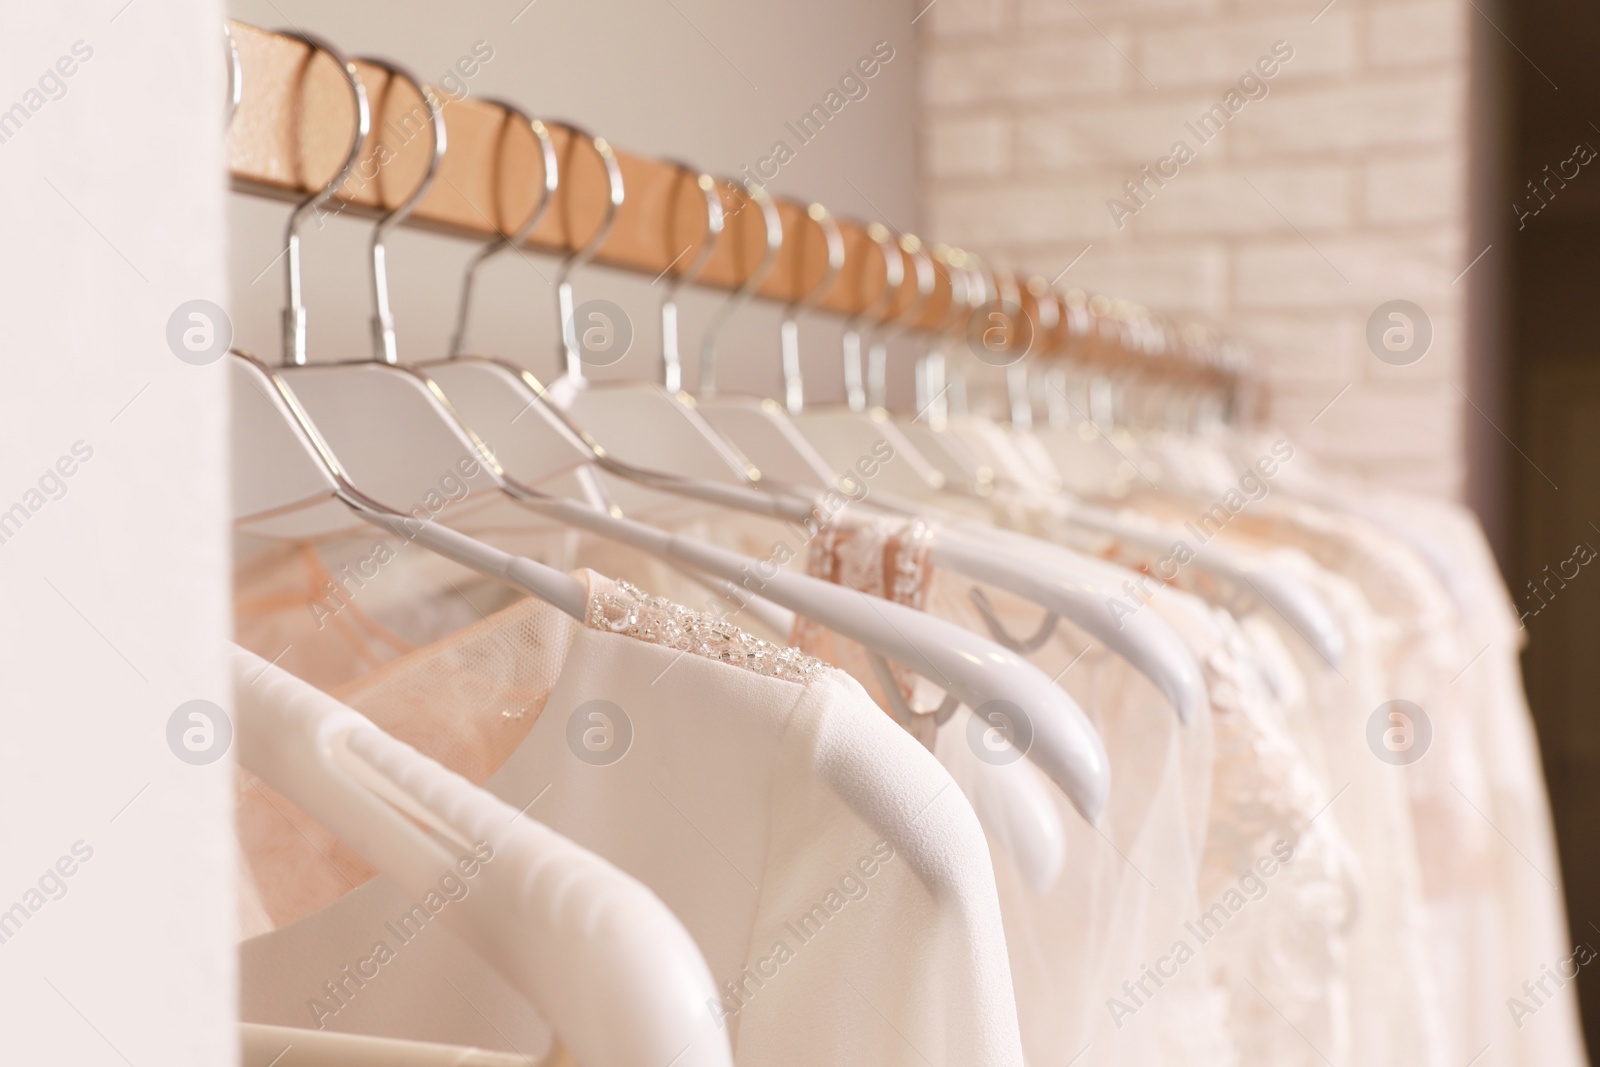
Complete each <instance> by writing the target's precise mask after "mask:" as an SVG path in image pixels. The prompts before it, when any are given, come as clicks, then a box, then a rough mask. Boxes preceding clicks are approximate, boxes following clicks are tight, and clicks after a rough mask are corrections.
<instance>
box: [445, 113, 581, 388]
mask: <svg viewBox="0 0 1600 1067" xmlns="http://www.w3.org/2000/svg"><path fill="white" fill-rule="evenodd" d="M484 102H485V103H489V104H493V105H494V106H496V107H498V108H499V109H500V110H501V111H502V112H504V113H505V124H504V126H503V127H502V129H501V131H500V158H499V159H498V160H497V163H496V167H495V175H496V178H497V179H498V177H499V175H500V174H501V173H502V172H503V171H504V170H505V144H506V136H507V134H509V133H510V132H511V130H512V120H513V119H516V120H519V121H521V122H522V124H523V125H524V126H526V127H527V128H528V132H529V133H531V134H533V137H534V140H536V141H538V142H539V154H540V159H541V161H542V164H543V178H542V179H541V180H540V182H539V191H538V199H536V200H535V201H534V204H533V210H532V211H530V212H528V217H527V218H525V219H523V221H522V225H520V226H518V227H517V230H516V232H515V233H512V234H509V235H508V234H505V233H499V234H497V235H496V236H495V237H494V239H493V240H490V241H488V242H485V243H484V244H483V245H482V246H481V247H480V248H479V249H478V250H477V251H476V252H474V253H473V255H472V258H471V259H470V260H469V261H468V262H467V270H466V274H465V275H464V276H463V277H462V279H461V301H460V304H459V306H458V307H457V309H456V327H455V331H454V332H453V333H452V334H451V335H450V358H451V359H456V358H457V357H459V356H460V355H461V354H462V352H463V350H464V349H465V346H466V342H467V320H468V316H469V315H470V313H471V308H472V294H473V285H474V283H475V282H476V281H477V277H478V268H479V267H481V266H483V265H484V263H486V262H487V261H488V260H490V259H492V258H493V257H495V256H497V255H499V254H500V253H501V252H504V251H505V250H506V249H508V248H509V249H518V248H520V247H521V246H522V243H523V242H524V241H526V240H527V239H528V235H529V234H530V233H532V232H533V230H534V227H536V226H538V225H539V221H540V220H541V219H543V218H544V216H545V212H546V211H548V210H549V208H550V204H551V202H552V201H553V200H554V199H555V195H556V190H557V189H558V188H559V187H560V185H561V175H560V171H559V163H558V161H557V159H556V142H555V138H553V137H551V136H550V129H549V127H547V126H546V125H545V124H544V123H542V122H540V121H539V120H538V119H536V118H534V117H532V116H531V115H529V114H528V113H527V112H526V111H524V110H522V108H520V107H518V106H517V105H516V104H513V103H512V102H511V101H509V100H502V99H499V98H496V97H488V98H485V101H484ZM496 192H497V193H498V181H497V182H496ZM495 208H496V214H498V213H499V204H498V197H497V203H496V205H495ZM496 228H497V229H498V227H496Z"/></svg>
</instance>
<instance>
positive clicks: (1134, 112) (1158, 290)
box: [917, 0, 1482, 495]
mask: <svg viewBox="0 0 1600 1067" xmlns="http://www.w3.org/2000/svg"><path fill="white" fill-rule="evenodd" d="M1322 4H1323V0H1294V2H1292V3H1286V2H1283V0H936V2H935V3H934V5H933V6H932V7H931V8H928V9H927V12H926V15H925V16H924V17H922V18H921V19H919V20H918V23H917V26H918V30H919V32H920V34H921V37H920V41H919V44H920V57H921V58H920V63H921V69H920V75H919V76H920V79H921V86H920V90H919V96H920V102H921V122H920V144H921V151H922V160H921V182H922V185H921V190H920V192H921V198H922V208H923V219H924V222H925V224H926V226H927V230H928V232H929V233H930V234H934V235H937V237H938V238H939V239H940V240H946V241H950V242H952V243H955V244H959V245H961V246H963V247H966V248H970V249H971V250H973V251H975V252H978V253H980V254H985V255H990V256H994V257H996V258H997V259H999V260H1002V261H1004V262H1008V263H1015V264H1017V265H1019V266H1023V267H1026V268H1028V269H1031V270H1034V271H1037V272H1040V273H1043V274H1045V275H1046V276H1053V275H1055V274H1056V273H1057V272H1058V271H1060V270H1061V268H1062V267H1064V266H1066V264H1067V263H1069V262H1071V261H1072V259H1073V257H1074V256H1077V255H1078V253H1080V252H1081V251H1083V249H1084V246H1085V245H1092V246H1093V247H1092V248H1091V249H1090V251H1089V252H1088V254H1087V255H1085V256H1084V257H1083V258H1082V259H1081V260H1079V261H1078V263H1077V265H1076V266H1074V267H1073V268H1072V271H1071V273H1070V274H1069V275H1068V276H1067V278H1066V281H1068V282H1070V283H1072V284H1075V285H1078V286H1081V287H1083V288H1086V289H1089V290H1091V291H1098V292H1105V293H1108V294H1111V295H1115V296H1126V297H1129V298H1131V299H1134V300H1138V301H1140V302H1142V303H1145V304H1148V305H1150V306H1152V307H1155V308H1158V309H1161V310H1165V311H1171V312H1175V313H1186V314H1195V315H1203V316H1205V317H1207V318H1210V319H1212V320H1214V321H1217V322H1219V323H1221V324H1222V325H1224V326H1225V327H1227V328H1229V329H1230V330H1232V331H1233V332H1234V333H1236V334H1237V335H1238V336H1240V337H1242V338H1244V339H1245V340H1247V342H1248V343H1249V344H1250V345H1251V347H1252V350H1253V352H1254V354H1255V356H1256V358H1257V367H1258V369H1259V373H1260V374H1261V376H1262V377H1263V378H1264V379H1265V380H1266V381H1267V382H1268V383H1269V384H1270V389H1271V395H1272V397H1273V404H1274V412H1275V416H1276V418H1277V419H1278V420H1279V421H1280V422H1281V423H1282V424H1283V425H1284V427H1285V428H1286V429H1287V430H1289V431H1290V432H1291V433H1293V434H1294V435H1295V436H1296V438H1297V439H1299V440H1301V441H1302V442H1304V444H1305V445H1306V446H1307V447H1309V448H1310V449H1312V451H1313V452H1315V453H1316V454H1317V455H1318V456H1319V457H1320V458H1322V459H1323V460H1324V461H1326V462H1328V463H1330V464H1333V465H1337V466H1340V467H1342V468H1344V469H1346V470H1350V471H1352V472H1355V473H1361V474H1366V475H1370V476H1372V477H1375V478H1379V479H1381V480H1383V481H1385V482H1387V483H1389V484H1393V485H1403V486H1407V487H1413V488H1421V489H1426V490H1430V491H1434V492H1441V493H1448V494H1451V495H1456V494H1458V493H1459V492H1460V489H1461V484H1460V483H1461V479H1462V474H1463V471H1462V410H1463V408H1465V403H1464V401H1463V399H1462V396H1461V393H1460V392H1459V391H1458V388H1464V377H1463V376H1464V371H1463V363H1464V361H1463V352H1464V345H1465V339H1464V325H1463V324H1464V320H1465V307H1464V301H1465V294H1466V285H1465V283H1460V284H1455V279H1456V277H1457V275H1458V274H1459V273H1460V272H1461V270H1462V269H1463V268H1464V267H1466V266H1467V264H1468V263H1469V262H1471V261H1472V259H1473V258H1474V257H1475V256H1476V255H1477V254H1478V253H1479V252H1481V251H1482V249H1478V248H1470V249H1469V248H1467V247H1466V240H1467V207H1466V194H1465V186H1466V173H1467V135H1466V126H1465V123H1466V115H1465V102H1466V75H1467V62H1468V57H1467V43H1466V42H1467V30H1468V21H1467V20H1468V18H1469V17H1470V16H1471V14H1472V8H1471V6H1470V2H1469V0H1409V2H1392V0H1334V3H1333V4H1331V5H1330V6H1328V7H1327V8H1326V9H1322ZM1319 9H1322V10H1321V11H1320V14H1319ZM1313 20H1314V21H1313ZM1280 40H1281V41H1285V42H1288V44H1289V45H1290V46H1292V47H1293V49H1294V57H1293V59H1291V60H1289V61H1288V62H1286V63H1283V64H1281V67H1280V69H1279V71H1278V73H1277V74H1276V75H1275V76H1274V77H1272V78H1271V79H1269V80H1267V82H1266V88H1267V95H1266V96H1265V97H1262V98H1259V99H1252V100H1250V101H1249V102H1248V103H1247V104H1246V105H1245V106H1244V107H1243V108H1242V109H1241V110H1239V111H1238V112H1237V113H1236V114H1234V115H1233V116H1232V118H1231V120H1230V121H1229V122H1228V124H1227V125H1226V127H1225V128H1224V129H1222V130H1221V131H1220V132H1219V133H1217V134H1216V135H1215V136H1214V137H1212V138H1211V139H1210V140H1209V141H1208V142H1206V143H1205V144H1203V145H1200V144H1199V142H1198V140H1197V138H1196V137H1195V135H1194V134H1193V133H1191V132H1190V131H1189V130H1188V129H1187V128H1186V127H1185V123H1186V122H1194V121H1197V120H1198V118H1199V116H1200V115H1202V114H1204V113H1205V112H1206V111H1207V110H1208V109H1209V108H1210V107H1211V106H1212V105H1214V104H1218V103H1220V102H1222V100H1223V97H1224V94H1225V93H1226V92H1227V91H1228V90H1229V89H1230V88H1233V87H1234V86H1235V83H1236V82H1237V81H1238V79H1239V78H1240V76H1241V75H1242V74H1244V73H1245V72H1246V71H1247V70H1248V69H1249V68H1250V67H1251V66H1252V65H1253V64H1254V63H1255V62H1256V60H1257V59H1258V58H1259V57H1262V56H1265V55H1268V54H1269V53H1270V52H1271V49H1272V47H1273V44H1274V42H1276V41H1280ZM1257 92H1258V93H1259V90H1257ZM1180 138H1181V139H1182V140H1184V141H1186V142H1187V143H1188V144H1189V145H1190V147H1191V148H1195V149H1196V156H1195V159H1194V160H1193V161H1192V162H1191V163H1189V164H1187V165H1185V166H1184V167H1182V168H1181V170H1180V171H1179V172H1178V174H1177V176H1176V177H1172V178H1168V179H1166V184H1165V185H1164V186H1163V187H1162V188H1160V189H1159V190H1157V191H1156V192H1155V194H1154V196H1152V197H1150V198H1149V200H1148V203H1146V204H1145V205H1143V206H1142V207H1141V208H1140V210H1139V211H1138V212H1137V213H1136V214H1135V215H1134V216H1132V217H1129V218H1126V219H1124V220H1123V221H1124V226H1123V227H1122V228H1120V229H1119V228H1118V227H1117V226H1116V225H1115V223H1114V222H1113V219H1112V215H1111V212H1110V211H1109V210H1108V208H1107V203H1106V202H1107V200H1108V199H1109V198H1111V197H1119V198H1121V199H1122V200H1123V201H1124V203H1126V204H1128V205H1129V206H1133V202H1132V201H1130V200H1128V198H1127V197H1126V195H1125V194H1124V191H1123V183H1124V182H1125V181H1128V180H1130V179H1134V180H1137V179H1138V177H1139V174H1138V171H1139V168H1140V167H1141V166H1142V165H1145V164H1151V165H1154V164H1155V163H1156V161H1157V160H1159V159H1161V158H1162V157H1164V156H1167V155H1168V154H1169V153H1170V152H1171V150H1172V146H1173V143H1174V142H1175V141H1177V140H1179V139H1180ZM1393 299H1406V300H1411V301H1414V302H1415V303H1417V304H1419V305H1421V306H1422V308H1423V309H1424V310H1425V311H1426V312H1427V314H1428V315H1429V317H1430V319H1431V320H1432V322H1433V326H1434V342H1433V346H1432V348H1431V350H1430V351H1429V353H1428V355H1427V356H1426V357H1425V358H1424V359H1423V360H1422V361H1421V362H1419V363H1416V364H1414V365H1412V366H1409V367H1393V366H1389V365H1387V364H1384V363H1382V362H1380V361H1378V360H1377V359H1376V358H1375V357H1374V356H1373V355H1372V354H1371V352H1370V351H1368V349H1367V346H1366V341H1365V326H1366V321H1367V318H1368V316H1369V315H1370V314H1371V313H1372V311H1373V309H1374V308H1376V307H1377V306H1378V305H1379V304H1381V303H1383V302H1385V301H1388V300H1393ZM1347 385H1348V386H1350V389H1349V391H1348V392H1346V393H1344V394H1343V395H1342V396H1340V397H1339V400H1338V402H1337V403H1336V404H1334V405H1333V406H1332V407H1331V408H1328V409H1327V410H1326V411H1323V409H1324V408H1325V406H1326V405H1327V404H1328V402H1329V401H1330V400H1332V399H1333V398H1334V397H1335V396H1336V395H1338V394H1339V392H1340V390H1342V389H1344V388H1345V386H1347ZM1468 410H1469V411H1470V409H1468ZM1319 412H1323V413H1322V414H1321V416H1320V417H1317V419H1316V422H1315V423H1312V422H1311V419H1312V418H1313V417H1316V416H1317V415H1318V413H1319Z"/></svg>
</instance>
